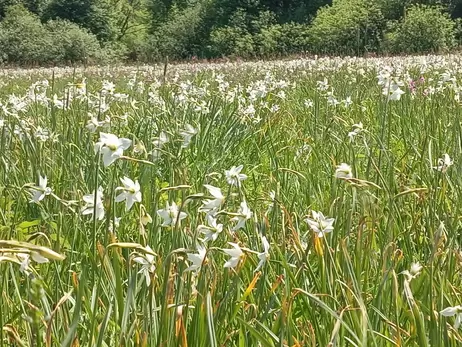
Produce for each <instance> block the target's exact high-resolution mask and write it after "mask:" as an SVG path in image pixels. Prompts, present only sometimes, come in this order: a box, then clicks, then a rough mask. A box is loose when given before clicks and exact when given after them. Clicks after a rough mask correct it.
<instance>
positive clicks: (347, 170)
mask: <svg viewBox="0 0 462 347" xmlns="http://www.w3.org/2000/svg"><path fill="white" fill-rule="evenodd" d="M335 177H336V178H341V179H350V178H353V172H352V170H351V166H350V165H348V164H345V163H341V164H340V165H338V166H337V169H336V170H335Z"/></svg>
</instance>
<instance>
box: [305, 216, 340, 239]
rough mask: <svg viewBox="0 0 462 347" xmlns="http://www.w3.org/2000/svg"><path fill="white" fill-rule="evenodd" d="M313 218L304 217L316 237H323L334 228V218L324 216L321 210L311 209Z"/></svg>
mask: <svg viewBox="0 0 462 347" xmlns="http://www.w3.org/2000/svg"><path fill="white" fill-rule="evenodd" d="M311 213H312V216H313V218H307V219H305V222H307V223H308V225H309V227H310V228H311V230H313V231H314V232H315V233H316V234H317V235H318V237H324V235H325V234H327V233H330V232H332V231H333V230H334V226H333V224H334V222H335V218H326V217H324V215H323V214H322V213H321V212H316V211H312V212H311Z"/></svg>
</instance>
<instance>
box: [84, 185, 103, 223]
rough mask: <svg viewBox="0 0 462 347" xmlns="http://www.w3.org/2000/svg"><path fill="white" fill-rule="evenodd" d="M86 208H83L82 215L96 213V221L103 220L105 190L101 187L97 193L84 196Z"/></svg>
mask: <svg viewBox="0 0 462 347" xmlns="http://www.w3.org/2000/svg"><path fill="white" fill-rule="evenodd" d="M83 201H84V202H85V206H84V207H83V208H82V214H83V215H87V214H93V213H95V216H96V219H98V220H102V219H103V218H104V205H103V188H101V187H99V188H98V190H97V191H93V193H92V194H87V195H84V196H83Z"/></svg>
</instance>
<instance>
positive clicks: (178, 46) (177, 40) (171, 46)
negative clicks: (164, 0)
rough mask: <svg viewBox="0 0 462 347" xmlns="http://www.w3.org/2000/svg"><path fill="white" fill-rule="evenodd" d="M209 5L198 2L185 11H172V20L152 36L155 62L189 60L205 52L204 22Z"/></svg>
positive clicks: (151, 52) (151, 45)
mask: <svg viewBox="0 0 462 347" xmlns="http://www.w3.org/2000/svg"><path fill="white" fill-rule="evenodd" d="M207 11H208V4H207V3H201V2H198V3H197V4H196V5H194V6H193V7H190V8H187V9H185V10H172V13H171V16H172V17H171V19H170V20H169V21H167V22H165V23H162V24H161V25H160V26H159V27H158V28H156V31H155V32H154V33H153V34H152V35H151V38H150V42H149V46H150V47H149V51H150V54H151V57H152V58H153V60H159V59H163V58H165V57H167V56H168V57H169V58H172V59H183V58H189V57H191V56H193V55H200V54H201V53H202V52H203V49H204V47H203V38H204V32H203V27H202V24H203V20H204V18H205V16H206V13H207Z"/></svg>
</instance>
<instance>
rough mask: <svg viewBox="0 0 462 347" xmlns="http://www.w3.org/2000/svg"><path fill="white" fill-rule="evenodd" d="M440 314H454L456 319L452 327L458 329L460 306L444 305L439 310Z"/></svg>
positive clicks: (461, 314)
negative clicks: (443, 307) (442, 308)
mask: <svg viewBox="0 0 462 347" xmlns="http://www.w3.org/2000/svg"><path fill="white" fill-rule="evenodd" d="M440 315H442V316H444V317H452V316H456V321H455V322H454V329H459V327H460V324H461V323H462V306H460V305H458V306H454V307H446V308H445V309H444V310H443V311H440Z"/></svg>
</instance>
